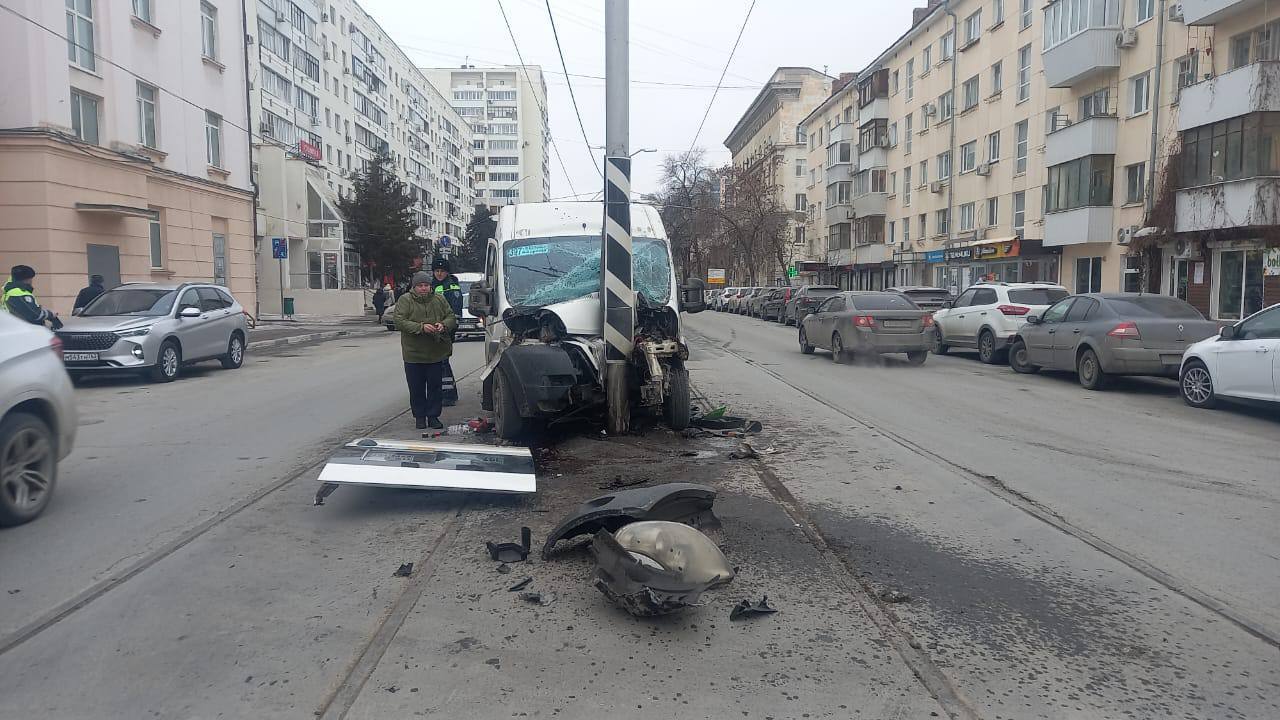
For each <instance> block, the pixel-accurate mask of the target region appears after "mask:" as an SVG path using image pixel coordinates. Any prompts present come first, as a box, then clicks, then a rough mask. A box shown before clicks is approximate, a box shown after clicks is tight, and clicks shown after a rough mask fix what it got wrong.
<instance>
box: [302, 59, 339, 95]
mask: <svg viewBox="0 0 1280 720" xmlns="http://www.w3.org/2000/svg"><path fill="white" fill-rule="evenodd" d="M293 66H294V67H295V68H297V69H298V70H299V71H301V72H302V74H303V75H306V76H307V77H309V78H311V79H312V80H313V81H315V82H320V61H319V60H316V56H315V55H312V54H311V53H309V52H307V51H306V50H303V49H302V48H297V49H296V51H295V52H294V53H293ZM345 91H346V88H343V95H344V97H345V95H346V92H345Z"/></svg>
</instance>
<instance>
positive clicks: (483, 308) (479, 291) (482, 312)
mask: <svg viewBox="0 0 1280 720" xmlns="http://www.w3.org/2000/svg"><path fill="white" fill-rule="evenodd" d="M467 312H469V313H471V314H472V315H475V316H476V317H478V318H482V317H489V316H490V315H492V314H493V288H488V287H485V286H483V285H478V284H477V285H472V286H471V291H470V292H469V293H467Z"/></svg>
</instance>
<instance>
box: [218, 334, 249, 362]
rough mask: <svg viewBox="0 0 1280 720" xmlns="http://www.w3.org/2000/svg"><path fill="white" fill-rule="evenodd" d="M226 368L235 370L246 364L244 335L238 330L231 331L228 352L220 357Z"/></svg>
mask: <svg viewBox="0 0 1280 720" xmlns="http://www.w3.org/2000/svg"><path fill="white" fill-rule="evenodd" d="M218 360H219V361H220V362H221V363H222V368H223V369H224V370H235V369H236V368H238V367H240V366H241V365H243V364H244V336H243V335H241V334H240V333H238V332H234V333H231V339H230V340H228V341H227V354H226V355H223V356H222V357H220V358H218Z"/></svg>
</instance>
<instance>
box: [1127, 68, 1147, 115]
mask: <svg viewBox="0 0 1280 720" xmlns="http://www.w3.org/2000/svg"><path fill="white" fill-rule="evenodd" d="M1129 101H1130V103H1129V114H1130V115H1140V114H1142V113H1144V112H1146V111H1148V110H1150V109H1151V74H1150V73H1142V74H1141V75H1138V76H1136V77H1132V78H1129Z"/></svg>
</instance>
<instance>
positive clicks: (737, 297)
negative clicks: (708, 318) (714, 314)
mask: <svg viewBox="0 0 1280 720" xmlns="http://www.w3.org/2000/svg"><path fill="white" fill-rule="evenodd" d="M752 290H755V288H750V287H740V288H738V292H736V293H734V294H733V295H730V296H729V301H728V303H726V305H725V310H727V311H728V312H731V313H733V314H734V315H741V314H742V303H743V302H745V301H746V299H747V296H748V295H750V294H751V291H752Z"/></svg>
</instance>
